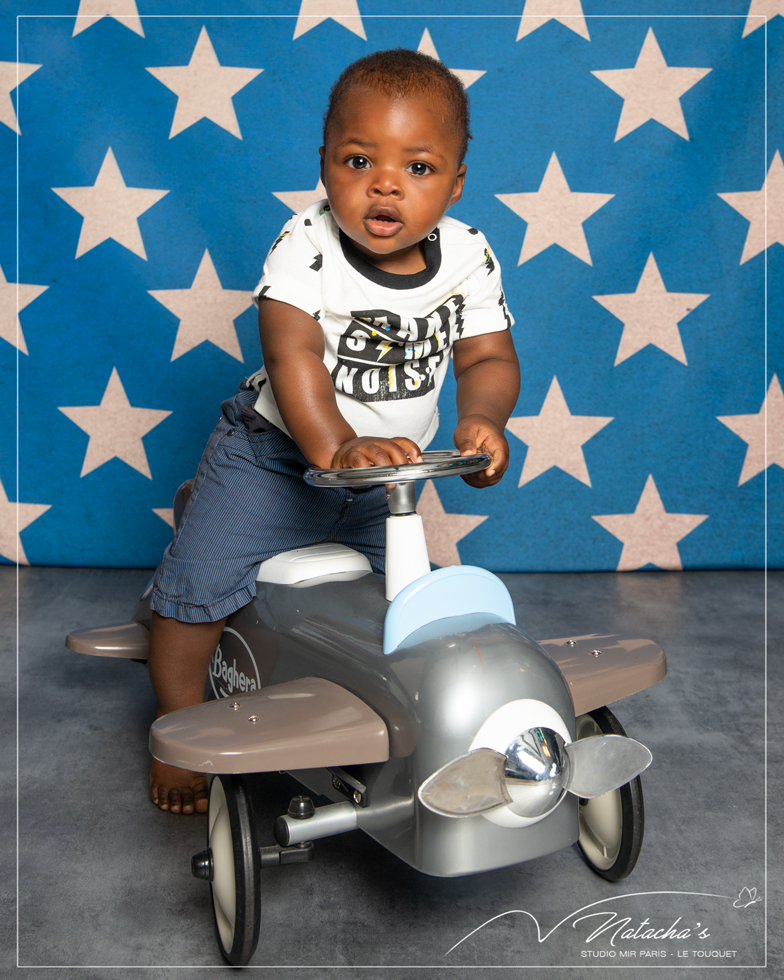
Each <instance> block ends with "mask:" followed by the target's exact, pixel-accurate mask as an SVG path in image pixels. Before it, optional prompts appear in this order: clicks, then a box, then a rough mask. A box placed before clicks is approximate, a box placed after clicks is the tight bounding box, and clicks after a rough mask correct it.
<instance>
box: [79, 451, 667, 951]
mask: <svg viewBox="0 0 784 980" xmlns="http://www.w3.org/2000/svg"><path fill="white" fill-rule="evenodd" d="M489 462H490V460H489V457H487V456H485V455H482V454H478V455H474V456H462V457H461V456H459V455H457V453H452V452H436V453H433V452H427V453H424V454H423V462H421V463H411V464H407V465H405V466H383V467H381V466H380V467H368V468H365V469H350V470H309V471H308V473H307V474H306V477H305V478H306V480H308V482H310V483H313V484H316V485H319V486H367V485H368V484H379V483H386V484H387V485H390V484H395V485H394V487H392V489H390V490H389V509H390V517H389V518H388V519H387V556H386V575H385V576H382V575H378V574H375V573H374V572H373V571H372V570H371V568H370V564H369V562H368V560H367V558H365V556H364V555H361V554H359V553H357V552H356V551H353V550H352V549H350V548H346V547H344V546H343V545H339V544H334V543H329V542H325V543H323V544H319V545H315V546H313V547H308V548H299V549H296V550H294V551H288V552H285V553H284V554H281V555H277V556H275V557H273V558H270V559H268V560H267V561H264V562H262V563H261V566H260V568H259V572H258V576H257V583H256V588H257V596H256V599H255V600H254V601H253V602H250V603H249V604H248V605H247V606H245V607H244V608H242V609H240V610H238V611H237V612H236V613H234V614H233V615H232V616H230V617H229V619H228V621H227V623H226V627H225V629H224V632H223V635H222V637H221V642H220V645H219V646H218V648H217V649H216V651H215V654H214V656H213V659H212V662H211V665H210V672H209V685H210V686H211V689H212V695H214V698H215V699H214V700H210V701H206V702H205V703H204V704H200V705H196V706H194V707H191V708H184V709H182V710H180V711H175V712H172V713H171V714H169V715H165V716H164V717H162V718H159V719H158V720H157V721H156V722H155V723H154V725H153V726H152V729H151V732H150V749H151V751H152V754H153V755H154V756H155V757H156V758H157V759H160V760H161V761H162V762H166V763H169V764H170V765H174V766H179V767H181V768H184V769H192V770H196V771H200V772H205V773H212V774H213V776H214V778H213V779H212V781H211V784H210V795H209V810H208V841H207V845H208V846H207V848H206V849H205V850H204V851H202V852H201V853H200V854H197V855H195V856H194V858H193V860H192V872H193V874H194V875H195V876H196V877H199V878H204V879H206V880H208V881H209V882H210V884H211V889H212V905H213V911H214V918H215V924H216V927H217V936H218V943H219V946H220V949H221V952H222V954H223V956H224V957H225V958H226V959H227V960H228V961H229V962H230V963H232V964H234V965H242V964H245V963H247V962H248V961H249V960H250V958H251V956H252V955H253V953H254V950H255V948H256V944H257V942H258V937H259V924H260V895H261V892H260V888H261V874H262V871H263V870H264V869H265V868H267V867H269V866H271V865H277V864H288V863H293V862H299V861H307V860H309V859H310V858H311V857H312V856H313V853H314V846H313V841H315V840H318V839H319V838H322V837H328V836H330V835H333V834H340V833H343V832H345V831H349V830H353V829H355V828H359V829H360V830H363V831H364V832H365V833H366V834H369V835H370V836H371V837H372V838H373V839H374V840H376V841H378V843H380V844H381V845H382V846H383V847H385V848H387V849H388V850H390V851H391V852H392V853H394V854H396V855H397V856H398V857H399V858H401V859H402V860H403V861H405V862H407V863H408V864H410V865H411V866H412V867H414V868H416V869H418V870H419V871H422V872H424V873H425V874H429V875H438V876H442V877H451V876H458V875H467V874H473V873H475V872H480V871H488V870H491V869H493V868H502V867H506V866H508V865H513V864H517V863H519V862H521V861H528V860H531V859H532V858H536V857H540V856H542V855H545V854H550V853H552V852H554V851H558V850H560V849H561V848H565V847H569V846H570V845H572V844H574V843H575V842H577V843H578V844H579V847H580V849H581V851H582V853H583V855H584V857H585V859H586V861H587V862H588V864H589V865H590V867H591V868H593V870H594V871H596V872H597V873H598V874H600V875H602V876H603V877H605V878H607V879H609V880H611V881H615V880H618V879H620V878H624V877H626V875H628V874H629V873H630V872H631V871H632V869H633V868H634V865H635V862H636V861H637V857H638V855H639V852H640V847H641V844H642V836H643V820H644V817H643V799H642V788H641V785H640V779H639V774H640V772H642V770H643V769H645V768H646V767H647V766H648V764H649V763H650V760H651V754H650V752H649V751H648V749H647V748H645V746H643V745H641V744H640V743H639V742H636V741H635V740H634V739H631V738H627V737H626V735H625V732H624V730H623V728H622V727H621V725H620V724H619V722H618V721H617V719H616V718H615V717H614V715H613V714H612V713H611V712H610V711H609V710H608V709H607V708H606V707H605V705H607V704H608V703H610V702H613V701H617V700H618V699H620V698H623V697H626V696H628V695H630V694H633V693H635V692H637V691H641V690H643V689H645V688H647V687H650V686H652V685H653V684H655V683H657V682H658V681H659V680H661V679H662V677H664V675H665V673H666V664H665V658H664V653H663V652H662V650H661V649H660V648H659V647H658V646H657V645H656V644H655V643H653V642H652V641H650V640H644V639H637V638H635V637H632V636H620V635H600V634H591V635H587V636H572V637H565V638H562V639H554V640H541V641H539V642H537V641H535V640H533V639H532V638H531V637H530V636H529V635H528V634H527V633H525V632H524V631H523V630H522V629H520V628H519V627H518V626H517V625H516V623H515V616H514V608H513V605H512V599H511V597H510V595H509V592H508V591H507V589H506V587H505V586H504V584H503V583H502V582H501V580H500V579H499V578H497V577H496V576H495V575H492V574H491V573H490V572H487V571H485V570H484V569H481V568H475V567H470V566H466V565H457V566H452V567H447V568H439V569H437V570H436V571H432V572H431V571H430V563H429V561H428V557H427V548H426V545H425V537H424V530H423V526H422V519H421V518H420V517H419V516H418V515H417V514H416V496H415V491H414V483H413V481H414V480H421V479H433V478H438V477H443V476H450V475H452V474H469V473H475V472H478V471H479V470H482V469H485V468H486V467H487V466H488V465H489ZM187 492H189V488H188V484H184V485H183V487H181V488H180V491H178V494H177V497H176V498H175V524H176V525H178V523H179V518H180V517H181V514H182V507H183V498H184V496H185V494H186V493H187ZM150 589H151V585H150V586H148V587H147V589H146V591H145V593H144V595H143V596H142V599H141V600H140V602H139V604H138V605H137V607H136V610H135V612H134V616H133V622H131V623H128V624H124V625H122V626H112V627H101V628H98V629H90V630H79V631H76V632H73V633H71V634H70V635H69V637H68V639H67V640H66V645H67V646H68V647H69V648H70V649H72V650H76V651H78V652H82V653H90V654H97V655H99V656H120V657H129V658H131V659H136V660H142V661H143V660H145V659H146V651H147V640H148V635H149V634H148V628H149V622H150V609H149V600H148V598H147V596H148V595H149V592H150ZM279 770H283V771H288V772H289V773H290V774H291V775H292V776H294V777H295V779H297V780H298V781H299V782H300V783H301V784H302V786H303V787H304V788H305V790H306V791H307V792H308V793H309V794H312V796H315V797H317V798H322V799H323V798H326V800H327V801H328V802H327V803H325V804H323V805H314V802H313V800H312V798H311V796H310V795H304V794H303V795H302V796H296V797H294V798H293V800H292V801H291V804H290V805H289V809H288V812H287V813H285V814H282V815H281V816H280V817H278V819H277V820H276V822H275V825H274V836H275V840H277V842H278V843H277V844H276V845H273V846H264V847H260V846H259V844H258V839H259V836H260V833H259V828H258V826H257V821H256V817H255V809H256V806H255V804H254V790H253V789H252V788H251V782H253V781H251V780H248V779H247V778H245V774H249V773H264V772H277V771H279Z"/></svg>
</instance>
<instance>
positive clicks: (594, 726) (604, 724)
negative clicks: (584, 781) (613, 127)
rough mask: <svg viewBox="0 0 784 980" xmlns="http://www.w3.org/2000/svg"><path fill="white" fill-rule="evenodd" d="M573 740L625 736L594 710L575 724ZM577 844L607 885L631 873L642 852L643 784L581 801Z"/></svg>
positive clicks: (605, 712)
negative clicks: (603, 736)
mask: <svg viewBox="0 0 784 980" xmlns="http://www.w3.org/2000/svg"><path fill="white" fill-rule="evenodd" d="M576 729H577V731H576V736H575V737H576V738H578V739H579V738H589V737H590V736H592V735H624V736H625V735H626V732H625V731H624V730H623V726H622V725H621V723H620V722H619V721H618V719H617V718H616V717H615V715H614V714H613V713H612V711H610V710H609V708H597V709H596V710H595V711H591V712H589V713H588V714H586V715H580V716H579V717H578V718H577V720H576ZM579 822H580V824H579V836H578V839H577V844H578V847H579V848H580V850H581V851H582V854H583V857H584V858H585V860H586V861H587V862H588V865H589V866H590V867H591V868H592V869H593V870H594V871H595V872H596V873H597V874H598V875H601V876H602V878H606V879H607V880H608V881H620V880H621V878H626V877H627V876H628V875H630V874H631V873H632V871H633V870H634V866H635V864H636V863H637V858H638V857H639V856H640V849H641V848H642V838H643V832H644V830H645V808H644V806H643V800H642V783H641V782H640V777H639V776H636V777H635V778H634V779H632V781H631V782H629V783H626V785H625V786H621V787H620V788H619V789H615V790H612V791H611V792H609V793H605V794H604V795H603V796H597V797H596V798H595V799H593V800H582V799H581V800H580V806H579Z"/></svg>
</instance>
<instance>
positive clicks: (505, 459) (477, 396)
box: [452, 330, 520, 487]
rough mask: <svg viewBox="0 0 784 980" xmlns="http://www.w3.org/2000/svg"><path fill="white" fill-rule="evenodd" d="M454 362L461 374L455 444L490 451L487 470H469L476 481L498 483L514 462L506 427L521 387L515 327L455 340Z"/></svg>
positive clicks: (469, 450)
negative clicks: (513, 335) (474, 471)
mask: <svg viewBox="0 0 784 980" xmlns="http://www.w3.org/2000/svg"><path fill="white" fill-rule="evenodd" d="M452 362H453V366H454V371H455V377H456V378H457V418H458V423H457V428H456V429H455V434H454V437H453V438H454V443H455V446H456V447H457V448H458V449H459V450H460V453H461V455H463V456H466V455H469V454H471V453H479V452H482V453H487V454H488V456H490V457H491V463H490V465H489V466H488V467H487V469H486V470H483V471H482V472H481V473H474V474H473V475H472V476H464V477H463V479H464V480H465V482H466V483H468V484H469V485H470V486H472V487H489V486H492V485H493V484H494V483H498V481H499V480H500V479H501V477H502V476H503V475H504V473H505V471H506V467H507V466H508V465H509V445H508V444H507V441H506V438H505V437H504V428H505V426H506V423H507V422H508V420H509V416H510V415H511V413H512V410H513V409H514V406H515V403H516V401H517V396H518V394H519V392H520V366H519V364H518V362H517V354H516V353H515V349H514V344H513V342H512V334H511V331H509V330H502V331H499V332H497V333H485V334H481V335H480V336H478V337H464V338H463V339H462V340H458V341H455V344H454V346H453V348H452Z"/></svg>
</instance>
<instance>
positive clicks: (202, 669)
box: [147, 612, 226, 813]
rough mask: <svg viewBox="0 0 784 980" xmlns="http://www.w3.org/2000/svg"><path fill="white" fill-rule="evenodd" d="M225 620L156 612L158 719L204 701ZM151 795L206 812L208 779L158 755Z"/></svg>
mask: <svg viewBox="0 0 784 980" xmlns="http://www.w3.org/2000/svg"><path fill="white" fill-rule="evenodd" d="M225 622H226V620H225V618H224V619H220V620H218V621H217V622H215V623H180V622H179V621H178V620H176V619H165V618H164V617H163V616H159V615H158V613H156V612H154V613H153V614H152V624H151V628H150V652H149V659H148V661H147V666H148V668H149V671H150V680H151V681H152V687H153V691H154V692H155V697H156V699H157V701H158V717H159V718H160V717H161V715H165V714H168V713H169V712H170V711H176V710H177V709H178V708H189V707H190V706H191V705H193V704H201V702H202V701H203V700H204V685H205V683H206V681H207V668H208V667H209V663H210V658H211V657H212V654H213V653H214V652H215V647H216V646H217V645H218V643H219V641H220V638H221V633H222V632H223V625H224V623H225ZM150 798H151V799H152V801H153V803H157V805H158V806H159V807H160V808H161V809H162V810H171V812H172V813H180V812H182V813H193V812H194V810H195V811H196V812H197V813H205V812H206V810H207V777H206V776H205V775H204V773H201V772H190V771H189V770H188V769H178V768H177V767H176V766H167V765H166V764H165V763H163V762H159V761H158V760H157V759H153V761H152V766H151V768H150Z"/></svg>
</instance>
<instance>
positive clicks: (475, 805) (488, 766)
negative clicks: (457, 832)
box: [417, 749, 512, 817]
mask: <svg viewBox="0 0 784 980" xmlns="http://www.w3.org/2000/svg"><path fill="white" fill-rule="evenodd" d="M505 766H506V756H505V755H503V754H502V753H501V752H495V751H493V749H474V751H473V752H468V753H467V754H466V755H461V756H460V757H459V758H457V759H453V760H452V761H451V762H448V763H447V764H446V765H445V766H442V767H441V768H440V769H438V770H436V772H434V773H433V775H432V776H430V777H429V778H428V779H426V780H425V781H424V783H422V785H421V786H420V787H419V792H418V794H417V795H418V796H419V799H420V801H421V802H422V803H423V804H424V806H426V807H427V808H428V810H432V811H433V813H438V814H440V815H441V816H442V817H473V816H475V815H476V814H478V813H487V811H488V810H495V809H496V807H499V806H504V804H506V803H511V802H512V797H511V796H510V795H509V793H508V792H507V789H506V783H505V780H504V768H505Z"/></svg>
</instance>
